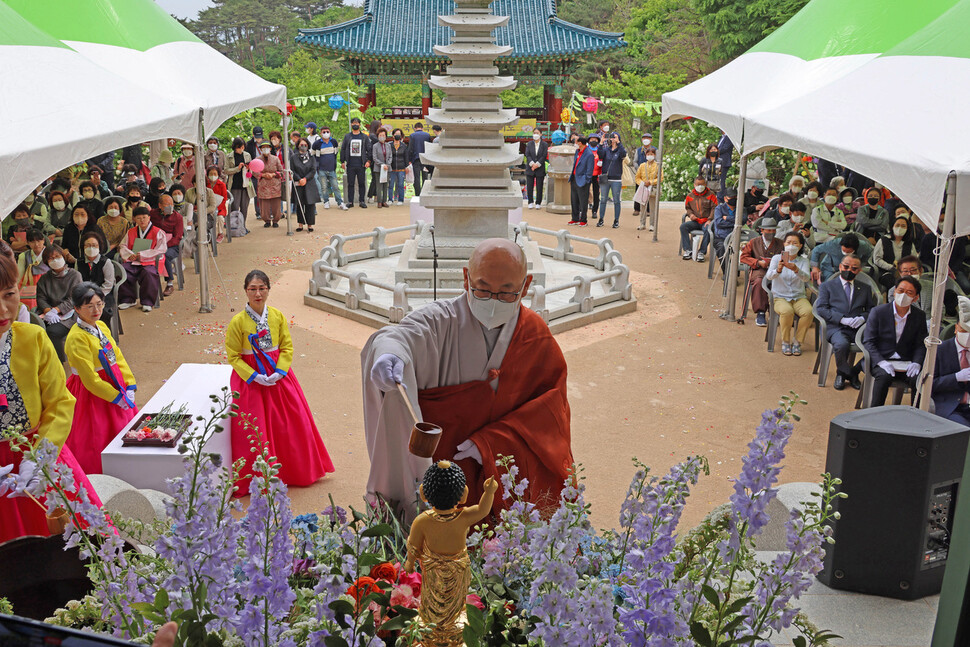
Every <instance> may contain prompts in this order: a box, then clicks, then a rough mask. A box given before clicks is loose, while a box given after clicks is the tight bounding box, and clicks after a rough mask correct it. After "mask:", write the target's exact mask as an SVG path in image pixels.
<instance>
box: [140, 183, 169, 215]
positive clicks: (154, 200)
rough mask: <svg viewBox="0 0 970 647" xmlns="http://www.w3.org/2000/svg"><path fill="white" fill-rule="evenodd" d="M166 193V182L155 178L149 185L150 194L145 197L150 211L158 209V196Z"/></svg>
mask: <svg viewBox="0 0 970 647" xmlns="http://www.w3.org/2000/svg"><path fill="white" fill-rule="evenodd" d="M163 193H165V181H164V180H162V179H161V178H158V177H153V178H152V180H151V182H149V183H148V193H146V194H145V195H144V198H145V204H147V205H148V208H149V209H157V208H158V196H160V195H162V194H163Z"/></svg>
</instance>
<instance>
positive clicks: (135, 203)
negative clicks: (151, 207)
mask: <svg viewBox="0 0 970 647" xmlns="http://www.w3.org/2000/svg"><path fill="white" fill-rule="evenodd" d="M143 195H144V194H143V193H142V191H141V189H139V188H138V187H137V186H132V187H130V188H129V189H128V192H127V193H126V194H125V197H126V198H127V200H126V201H125V208H124V213H125V218H126V219H127V220H128V222H131V221H132V216H133V215H134V212H135V209H137V208H138V207H145V208H146V209H147V208H148V203H147V202H142V196H143Z"/></svg>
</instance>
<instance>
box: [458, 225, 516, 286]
mask: <svg viewBox="0 0 970 647" xmlns="http://www.w3.org/2000/svg"><path fill="white" fill-rule="evenodd" d="M528 270H529V267H528V264H527V263H526V258H525V252H524V251H522V248H521V247H519V246H518V245H517V244H516V243H514V242H512V241H511V240H509V239H507V238H489V239H487V240H483V241H482V242H480V243H479V244H478V246H477V247H476V248H475V250H474V251H473V252H472V255H471V258H469V259H468V269H467V270H466V273H465V289H468V284H469V283H471V284H472V286H473V287H476V288H482V289H486V290H491V291H492V292H503V291H505V292H518V291H519V290H520V289H522V285H523V283H524V282H525V280H526V275H527V274H528ZM526 289H528V284H526Z"/></svg>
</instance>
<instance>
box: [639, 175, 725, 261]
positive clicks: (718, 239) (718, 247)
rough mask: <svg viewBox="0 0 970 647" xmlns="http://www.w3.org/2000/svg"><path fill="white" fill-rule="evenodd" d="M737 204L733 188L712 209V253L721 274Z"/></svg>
mask: <svg viewBox="0 0 970 647" xmlns="http://www.w3.org/2000/svg"><path fill="white" fill-rule="evenodd" d="M737 204H738V191H737V189H735V188H734V187H730V188H728V190H727V193H726V194H725V195H724V201H723V202H719V203H718V205H717V206H716V207H715V208H714V224H713V226H712V230H713V234H714V236H713V237H712V244H713V246H714V253H715V254H717V257H718V259H719V260H720V261H721V271H722V272H726V271H727V259H726V257H725V256H724V242H725V241H726V240H727V239H728V237H729V236H730V235H731V233H732V232H733V231H734V220H735V215H736V208H737ZM641 218H642V217H641ZM641 229H642V227H641Z"/></svg>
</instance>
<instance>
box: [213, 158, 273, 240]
mask: <svg viewBox="0 0 970 647" xmlns="http://www.w3.org/2000/svg"><path fill="white" fill-rule="evenodd" d="M282 165H283V163H282V162H280V166H282ZM205 179H206V181H205V186H206V189H207V190H209V191H212V193H213V194H214V195H216V196H218V198H217V199H216V202H218V203H219V204H218V205H217V206H216V241H217V242H220V243H221V242H222V239H223V238H224V237H225V235H226V216H227V215H228V206H229V189H228V188H226V183H225V182H223V181H222V179H221V178H220V177H219V169H218V168H216V167H215V166H210V167H209V168H207V169H206V170H205Z"/></svg>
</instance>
